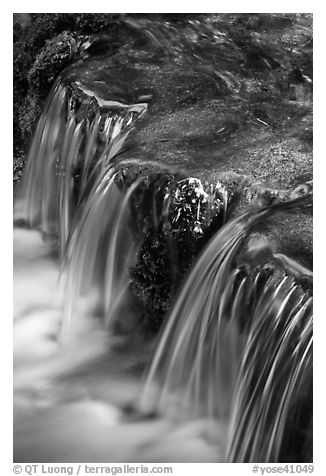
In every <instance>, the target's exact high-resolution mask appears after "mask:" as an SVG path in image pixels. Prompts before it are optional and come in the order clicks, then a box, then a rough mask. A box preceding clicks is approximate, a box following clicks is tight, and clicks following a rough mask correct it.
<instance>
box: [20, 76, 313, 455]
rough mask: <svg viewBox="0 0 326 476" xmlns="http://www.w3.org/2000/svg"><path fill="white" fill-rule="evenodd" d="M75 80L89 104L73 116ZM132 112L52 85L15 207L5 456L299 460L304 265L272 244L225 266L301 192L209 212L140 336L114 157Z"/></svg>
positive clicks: (128, 194)
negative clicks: (173, 284) (247, 262)
mask: <svg viewBox="0 0 326 476" xmlns="http://www.w3.org/2000/svg"><path fill="white" fill-rule="evenodd" d="M74 88H75V89H74ZM76 91H78V93H79V94H84V95H87V96H89V97H91V98H92V100H96V101H97V103H98V104H99V106H100V108H101V109H100V112H95V113H94V114H91V115H90V116H88V117H82V118H80V117H79V116H78V109H76V106H75V105H74V92H76ZM146 110H147V104H145V103H135V104H131V105H128V104H124V103H121V102H119V101H116V100H115V99H110V98H106V97H101V96H100V95H98V94H97V93H95V92H93V93H92V90H91V89H89V86H88V85H83V84H82V82H78V81H77V82H75V83H74V87H73V88H70V89H69V88H68V87H67V86H66V84H65V82H63V81H60V80H58V81H57V83H56V84H55V86H54V88H53V90H52V92H51V94H50V96H49V98H48V102H47V104H46V107H45V109H44V112H43V114H42V116H41V118H40V121H39V124H38V127H37V129H36V132H35V135H34V139H33V143H32V146H31V150H30V153H29V158H28V162H27V167H26V170H25V175H24V180H23V184H22V187H21V190H20V192H19V193H18V195H17V198H16V201H15V213H14V217H15V228H14V407H15V409H14V458H15V461H19V462H35V461H37V462H60V461H64V462H128V461H133V462H136V461H142V462H164V461H169V462H192V461H194V462H238V461H240V462H245V461H256V462H258V461H260V462H276V461H280V460H287V459H288V460H291V457H293V455H294V454H295V455H297V454H298V453H299V454H300V455H301V456H302V457H303V458H306V459H305V460H307V461H309V458H311V454H310V450H311V434H310V429H311V425H310V421H311V414H310V413H309V408H310V407H309V402H310V399H311V379H312V297H311V292H310V291H309V289H308V290H307V288H306V287H305V286H302V285H301V283H300V280H298V279H297V278H298V276H299V278H300V277H302V276H303V277H304V278H305V280H308V281H310V280H311V273H310V272H309V270H306V269H305V268H303V267H302V266H299V265H298V264H297V263H295V262H293V260H290V259H288V258H287V257H286V256H283V255H280V254H277V253H273V251H270V253H269V255H268V256H269V258H270V259H271V260H272V261H274V263H278V267H275V269H277V271H275V272H274V271H273V272H271V271H270V268H268V267H267V268H266V265H267V264H268V263H266V262H260V261H259V260H258V264H257V263H256V265H255V266H253V267H252V269H250V268H246V267H245V266H241V265H239V264H237V262H236V258H237V256H238V254H239V250H240V249H241V246H242V244H243V239H244V238H245V237H247V236H248V234H249V233H250V231H251V230H252V228H253V227H254V225H255V224H257V223H258V222H262V221H264V220H265V219H267V218H269V217H270V216H273V214H275V213H279V212H284V211H288V210H291V208H292V207H296V206H300V204H301V202H302V201H303V200H304V199H296V200H292V201H291V202H289V203H286V204H284V203H279V204H278V203H276V204H274V205H272V206H259V205H256V206H252V207H251V208H249V209H248V210H247V211H245V212H243V213H242V214H241V215H239V216H236V217H234V218H228V219H227V220H226V219H225V220H223V221H225V223H224V225H223V226H222V227H221V229H220V230H219V231H218V232H217V233H216V234H215V235H214V236H213V238H212V239H211V240H210V241H209V243H208V245H207V246H206V247H205V248H204V250H203V251H202V253H201V255H200V256H199V257H198V259H197V260H196V262H195V263H194V266H193V267H192V269H191V270H190V272H189V273H188V276H187V279H186V280H185V282H184V284H183V286H182V288H181V289H180V290H179V291H178V293H177V296H176V298H175V301H174V304H173V306H172V308H171V309H170V310H169V312H168V315H167V317H166V320H165V325H164V326H163V328H162V330H161V332H160V334H159V336H158V337H156V338H153V337H151V338H148V336H146V335H145V334H144V333H143V332H142V331H141V328H140V327H139V326H138V322H139V317H140V316H139V315H140V312H141V310H140V309H139V307H137V303H136V301H135V299H134V297H133V295H132V293H131V292H130V286H129V284H130V276H129V269H130V267H131V266H132V265H133V264H134V263H135V262H136V260H137V252H138V250H139V247H140V245H141V239H140V237H138V236H136V235H135V234H134V232H133V228H132V224H131V222H132V220H133V219H134V218H135V217H133V216H132V208H131V205H130V204H131V199H132V197H133V195H134V193H135V191H136V190H137V188H138V187H139V186H140V184H141V183H142V180H143V179H142V178H141V177H140V178H139V179H138V180H136V181H135V182H134V183H133V184H132V185H131V186H128V185H126V184H121V183H120V182H119V180H118V169H117V167H116V166H117V165H118V164H119V166H120V167H121V166H123V164H124V158H123V157H124V156H123V154H120V152H121V150H122V148H123V145H124V144H125V141H126V139H127V137H128V135H129V133H130V132H131V131H132V130H134V128H135V127H136V128H137V124H138V122H139V121H140V120H141V118H142V116H143V115H144V114H146ZM129 162H130V161H129ZM126 163H127V162H126ZM139 164H140V162H139ZM140 165H141V164H140ZM162 167H163V166H162ZM223 207H224V212H223V213H224V214H225V217H226V214H227V194H224V203H223ZM253 253H255V250H254V251H253ZM273 269H274V268H273ZM307 402H308V403H307ZM307 406H308V410H306V407H307ZM307 414H308V416H307ZM306 420H307V421H306ZM299 433H300V435H299V436H298V434H299ZM302 433H303V435H302ZM291 452H292V453H291ZM295 457H296V456H295Z"/></svg>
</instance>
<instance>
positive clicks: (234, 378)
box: [141, 197, 312, 462]
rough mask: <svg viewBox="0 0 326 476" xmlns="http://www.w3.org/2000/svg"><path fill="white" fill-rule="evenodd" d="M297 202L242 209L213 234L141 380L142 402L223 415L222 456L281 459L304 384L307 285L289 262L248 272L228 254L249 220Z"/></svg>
mask: <svg viewBox="0 0 326 476" xmlns="http://www.w3.org/2000/svg"><path fill="white" fill-rule="evenodd" d="M305 198H306V199H307V197H305ZM308 199H309V197H308ZM301 202H302V200H301V199H299V200H298V199H296V200H293V201H292V202H288V203H286V204H282V203H280V204H275V205H272V206H270V207H267V208H261V209H258V210H257V209H253V210H252V211H250V210H249V211H247V212H245V213H243V214H242V215H240V216H239V217H237V218H234V219H233V220H231V221H230V222H229V223H227V224H225V225H224V226H223V227H222V229H221V230H220V231H219V232H218V233H217V234H216V235H215V236H214V237H213V238H212V239H211V241H210V243H209V244H208V246H207V247H206V248H205V250H204V251H203V253H202V255H201V256H200V258H199V259H198V260H197V262H196V264H195V266H194V267H193V269H192V271H191V272H190V274H189V276H188V278H187V280H186V282H185V283H184V285H183V287H182V289H181V291H180V293H179V296H178V298H177V299H176V301H175V303H174V305H173V307H172V309H171V311H170V313H169V316H168V319H167V323H166V326H165V329H164V331H163V333H162V335H161V337H160V340H159V344H158V348H157V350H156V353H155V356H154V358H153V361H152V364H151V366H150V370H149V373H148V376H147V379H146V383H145V387H144V392H143V395H142V399H141V405H142V407H143V408H144V409H149V408H150V409H151V410H152V409H153V408H155V409H158V410H159V411H161V412H163V413H166V412H167V414H170V413H171V411H172V417H173V418H177V419H178V420H182V419H183V418H185V419H187V418H189V416H190V415H194V414H197V415H198V416H201V417H203V416H204V417H206V418H208V419H215V420H218V421H221V420H222V421H223V422H224V424H225V426H226V428H228V437H227V441H228V444H227V446H228V448H227V450H226V459H227V461H229V462H260V461H261V462H262V461H263V462H278V461H280V458H281V449H282V448H281V447H282V444H283V445H284V444H286V443H285V442H287V439H290V436H289V435H288V434H287V432H289V431H290V430H289V428H291V425H293V424H294V422H295V416H294V415H295V412H296V410H297V409H296V406H298V405H300V401H302V400H304V399H305V398H307V396H309V391H311V381H312V297H311V295H310V292H309V291H305V290H304V289H303V288H302V287H301V286H300V284H298V283H296V282H295V281H294V278H293V277H292V276H291V274H287V272H288V269H285V268H283V269H282V270H281V271H278V272H271V270H270V271H269V272H267V270H266V268H265V265H266V264H267V263H265V262H261V263H256V266H255V268H254V269H253V270H252V271H248V270H245V269H241V268H239V267H237V265H236V260H235V258H236V256H237V254H238V253H239V250H240V247H241V245H242V241H243V239H244V237H246V236H247V235H248V233H249V231H250V229H251V228H252V227H253V226H254V225H255V224H257V223H258V222H261V221H262V220H264V219H267V218H269V217H270V216H271V215H273V213H276V212H278V211H282V209H285V210H286V209H291V208H292V207H294V206H297V205H300V203H301ZM271 257H272V258H273V253H272V252H271ZM275 259H276V261H279V260H280V257H279V255H278V254H275ZM293 264H294V262H292V261H291V265H293ZM295 269H296V270H298V269H299V270H300V272H301V273H302V276H310V272H309V271H308V270H305V269H304V268H302V267H301V266H300V265H297V264H295ZM291 270H292V271H293V268H291ZM266 273H267V274H266ZM294 274H295V273H294ZM296 274H297V275H298V273H296ZM175 401H177V404H175ZM170 408H171V410H170ZM295 423H297V422H295ZM307 438H308V439H309V438H310V435H309V434H308V436H307ZM308 451H311V448H310V449H308ZM306 457H307V460H309V458H310V457H311V454H309V455H306Z"/></svg>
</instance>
